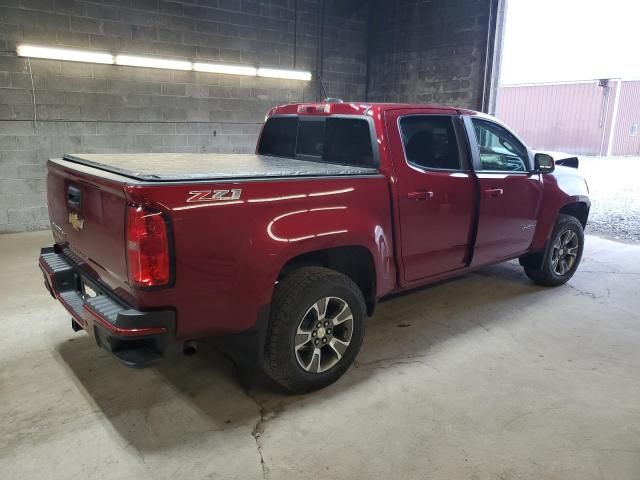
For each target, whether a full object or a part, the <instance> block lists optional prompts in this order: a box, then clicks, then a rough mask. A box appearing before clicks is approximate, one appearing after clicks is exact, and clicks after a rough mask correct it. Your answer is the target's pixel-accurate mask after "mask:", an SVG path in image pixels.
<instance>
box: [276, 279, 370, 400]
mask: <svg viewBox="0 0 640 480" xmlns="http://www.w3.org/2000/svg"><path fill="white" fill-rule="evenodd" d="M365 317H366V309H365V303H364V298H363V296H362V292H361V291H360V289H359V288H358V286H357V285H356V284H355V283H354V282H353V281H352V280H351V279H350V278H348V277H346V276H345V275H342V274H340V273H338V272H335V271H333V270H329V269H326V268H321V267H308V268H301V269H299V270H296V271H294V272H292V273H291V274H289V275H287V276H286V277H285V278H284V279H283V280H282V281H281V282H279V283H278V285H277V286H276V289H275V292H274V296H273V302H272V305H271V318H270V328H269V335H268V337H267V342H266V348H265V370H266V371H267V373H268V374H269V376H271V377H272V378H273V379H274V380H275V381H276V382H278V383H279V384H280V385H282V386H283V387H285V388H286V389H288V390H290V391H292V392H300V393H301V392H309V391H312V390H317V389H319V388H323V387H325V386H327V385H329V384H331V383H333V382H335V381H336V380H337V379H338V378H340V377H341V376H342V375H343V374H344V373H345V372H346V371H347V369H348V368H349V366H350V365H351V364H352V363H353V361H354V359H355V357H356V355H357V354H358V351H359V350H360V345H361V344H362V339H363V337H364V319H365Z"/></svg>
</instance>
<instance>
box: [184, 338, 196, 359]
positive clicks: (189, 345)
mask: <svg viewBox="0 0 640 480" xmlns="http://www.w3.org/2000/svg"><path fill="white" fill-rule="evenodd" d="M197 351H198V344H197V342H196V341H195V340H187V341H186V342H184V346H183V347H182V353H183V354H184V355H186V356H191V355H195V354H196V352H197Z"/></svg>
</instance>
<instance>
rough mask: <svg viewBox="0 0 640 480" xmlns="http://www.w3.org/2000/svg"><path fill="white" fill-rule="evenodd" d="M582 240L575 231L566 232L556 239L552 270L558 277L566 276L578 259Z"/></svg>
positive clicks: (552, 254) (552, 256)
mask: <svg viewBox="0 0 640 480" xmlns="http://www.w3.org/2000/svg"><path fill="white" fill-rule="evenodd" d="M579 245H580V240H579V239H578V235H576V233H575V232H574V231H573V230H565V231H564V232H562V233H561V234H560V235H558V237H557V238H556V241H555V242H554V244H553V250H552V251H551V268H552V269H553V273H555V274H556V275H558V276H563V275H566V274H567V272H569V271H570V270H571V268H573V266H574V265H575V263H576V259H577V258H578V247H579Z"/></svg>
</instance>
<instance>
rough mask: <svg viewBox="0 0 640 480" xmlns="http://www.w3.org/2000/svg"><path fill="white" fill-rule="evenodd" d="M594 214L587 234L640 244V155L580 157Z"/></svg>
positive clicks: (592, 213)
mask: <svg viewBox="0 0 640 480" xmlns="http://www.w3.org/2000/svg"><path fill="white" fill-rule="evenodd" d="M579 170H580V172H582V174H583V175H584V176H585V178H586V179H587V183H588V185H589V195H590V197H591V213H590V214H589V222H588V225H587V233H591V234H595V235H599V236H601V237H605V238H609V239H611V240H616V241H620V242H625V243H640V157H580V168H579Z"/></svg>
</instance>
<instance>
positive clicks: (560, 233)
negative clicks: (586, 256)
mask: <svg viewBox="0 0 640 480" xmlns="http://www.w3.org/2000/svg"><path fill="white" fill-rule="evenodd" d="M583 248H584V231H583V229H582V224H581V223H580V222H579V221H578V219H577V218H575V217H572V216H570V215H564V214H561V215H559V216H558V221H557V222H556V226H555V227H554V229H553V233H552V234H551V237H550V238H549V242H548V243H547V248H546V250H545V251H544V253H543V254H542V255H540V254H538V255H535V256H532V257H530V258H529V259H523V260H522V263H523V265H524V271H525V273H526V274H527V276H528V277H529V278H530V279H531V280H533V281H534V282H536V283H537V284H539V285H543V286H545V287H554V286H557V285H562V284H564V283H566V282H567V281H569V279H570V278H571V277H573V274H574V273H575V272H576V270H577V269H578V265H579V264H580V260H581V259H582V251H583Z"/></svg>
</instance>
